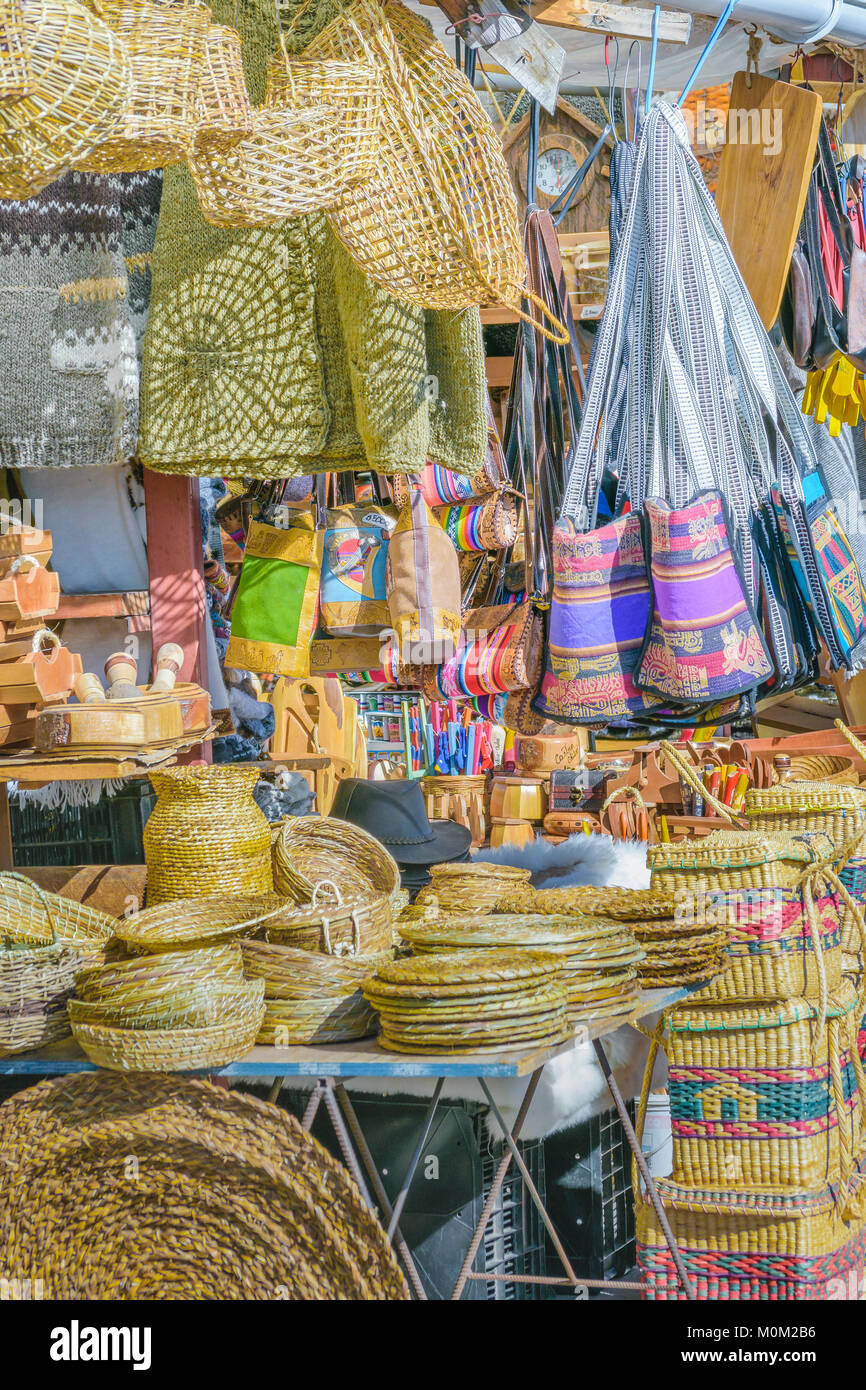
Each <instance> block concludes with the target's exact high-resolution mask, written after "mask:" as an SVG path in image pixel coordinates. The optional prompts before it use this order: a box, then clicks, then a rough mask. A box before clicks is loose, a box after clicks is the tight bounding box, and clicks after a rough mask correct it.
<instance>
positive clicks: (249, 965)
mask: <svg viewBox="0 0 866 1390" xmlns="http://www.w3.org/2000/svg"><path fill="white" fill-rule="evenodd" d="M243 953H244V969H245V970H246V972H247V974H248V975H251V976H254V977H255V978H257V979H259V980H260V982H261V984H262V986H263V987H264V990H265V1018H264V1022H263V1023H262V1028H261V1032H260V1033H259V1038H258V1041H259V1042H260V1043H273V1044H276V1046H278V1047H289V1046H292V1045H293V1044H298V1043H316V1042H350V1041H352V1040H353V1039H355V1038H368V1037H370V1036H371V1035H372V1034H374V1033H376V1032H377V1031H378V1027H379V1024H378V1019H377V1017H376V1012H375V1010H374V1009H373V1008H372V1007H371V1006H370V1004H368V1002H367V1000H366V999H365V998H364V996H363V994H362V992H361V987H362V985H363V984H364V983H365V981H367V980H369V979H370V978H371V977H372V976H373V975H374V974H375V972H376V969H377V967H378V966H379V965H380V964H381V963H382V961H383V960H384V959H385V956H384V955H383V954H378V955H374V956H365V957H355V958H350V959H344V958H340V957H335V956H319V955H314V954H312V953H311V952H309V951H298V950H293V949H291V948H290V947H286V946H275V945H271V944H268V943H266V942H263V941H248V942H246V943H245V944H244V947H243Z"/></svg>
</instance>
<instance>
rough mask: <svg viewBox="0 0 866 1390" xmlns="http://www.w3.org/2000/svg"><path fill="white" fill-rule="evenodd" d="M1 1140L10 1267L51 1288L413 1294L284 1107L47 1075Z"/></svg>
mask: <svg viewBox="0 0 866 1390" xmlns="http://www.w3.org/2000/svg"><path fill="white" fill-rule="evenodd" d="M0 1151H2V1153H3V1155H4V1158H5V1159H6V1160H7V1161H6V1162H4V1163H3V1164H0V1244H2V1247H3V1252H4V1270H5V1271H7V1272H8V1275H9V1276H10V1284H11V1283H12V1280H13V1279H16V1280H21V1281H24V1280H32V1281H36V1280H39V1281H41V1283H42V1288H43V1293H44V1297H46V1298H50V1299H77V1300H80V1299H100V1300H102V1299H106V1300H108V1299H110V1300H115V1299H119V1300H139V1299H144V1300H150V1299H185V1300H189V1299H192V1300H202V1299H207V1300H237V1299H256V1300H262V1301H268V1300H272V1299H279V1298H287V1299H293V1300H294V1299H297V1300H301V1299H305V1300H310V1301H312V1300H329V1301H330V1300H332V1299H340V1300H344V1299H357V1300H366V1301H369V1300H371V1299H388V1300H398V1299H399V1300H402V1299H407V1298H408V1296H409V1295H408V1290H407V1288H406V1284H405V1281H404V1279H403V1276H402V1274H401V1273H400V1270H399V1268H398V1266H397V1262H396V1259H395V1256H394V1254H393V1251H392V1249H391V1246H390V1244H389V1242H388V1240H387V1238H386V1236H385V1232H384V1231H383V1230H382V1227H381V1226H380V1224H379V1222H378V1221H377V1219H376V1217H375V1216H374V1215H373V1213H372V1212H371V1211H370V1209H369V1208H368V1207H367V1205H366V1203H365V1202H363V1201H362V1199H361V1197H360V1194H359V1193H358V1190H357V1188H356V1187H355V1185H354V1183H353V1182H352V1180H351V1178H350V1177H349V1175H348V1173H347V1172H346V1170H345V1168H344V1167H343V1166H342V1165H341V1164H339V1163H337V1162H336V1161H335V1160H334V1159H332V1158H331V1157H330V1156H329V1155H328V1154H327V1153H326V1152H325V1150H324V1149H323V1148H322V1147H321V1145H319V1144H317V1143H316V1141H315V1140H313V1139H311V1138H310V1137H309V1135H307V1134H306V1133H305V1132H304V1130H303V1129H302V1128H301V1126H300V1124H299V1123H298V1121H297V1120H295V1119H294V1117H293V1116H291V1115H289V1114H288V1113H287V1112H286V1111H285V1110H281V1109H279V1108H278V1107H277V1106H275V1105H268V1104H267V1103H266V1102H264V1101H260V1100H256V1099H254V1098H253V1097H251V1096H244V1095H240V1094H239V1093H238V1092H237V1091H222V1090H219V1089H217V1087H215V1086H212V1085H210V1084H208V1083H206V1082H203V1081H192V1080H187V1079H185V1078H183V1079H181V1078H173V1077H161V1076H147V1077H131V1076H111V1075H107V1074H105V1073H103V1074H99V1075H95V1076H88V1075H84V1076H68V1077H64V1078H63V1079H62V1080H54V1081H46V1082H43V1083H42V1084H41V1085H39V1086H35V1087H33V1088H31V1089H30V1090H27V1091H24V1092H22V1093H20V1094H19V1095H17V1096H14V1097H13V1098H12V1099H11V1100H10V1101H8V1102H7V1103H6V1104H4V1105H3V1106H2V1107H0ZM130 1155H134V1156H135V1158H136V1160H137V1171H136V1175H135V1180H134V1181H130V1169H129V1161H130ZM13 1287H14V1286H13Z"/></svg>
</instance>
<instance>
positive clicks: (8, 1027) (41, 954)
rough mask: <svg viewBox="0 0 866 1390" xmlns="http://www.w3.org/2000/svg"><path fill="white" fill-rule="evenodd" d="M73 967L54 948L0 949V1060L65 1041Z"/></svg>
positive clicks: (71, 961) (67, 956)
mask: <svg viewBox="0 0 866 1390" xmlns="http://www.w3.org/2000/svg"><path fill="white" fill-rule="evenodd" d="M75 964H76V960H75V957H74V955H72V954H71V953H70V952H69V951H66V950H64V949H63V947H62V946H58V945H53V946H12V947H9V948H8V949H5V950H2V949H0V1057H8V1056H10V1055H12V1054H13V1053H17V1052H30V1051H32V1050H33V1049H34V1048H37V1047H44V1046H45V1045H46V1044H48V1043H52V1042H57V1041H58V1040H59V1039H60V1038H65V1037H68V1035H69V1020H68V1018H67V1015H66V1003H67V1000H68V999H69V998H70V996H71V994H72V991H73V987H74V983H75Z"/></svg>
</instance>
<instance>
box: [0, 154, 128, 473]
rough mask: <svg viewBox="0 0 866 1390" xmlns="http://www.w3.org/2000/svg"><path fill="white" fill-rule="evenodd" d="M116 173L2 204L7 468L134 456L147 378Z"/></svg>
mask: <svg viewBox="0 0 866 1390" xmlns="http://www.w3.org/2000/svg"><path fill="white" fill-rule="evenodd" d="M127 288H128V285H127V276H126V269H125V266H124V260H123V247H122V242H121V216H120V185H119V182H118V179H117V178H116V177H115V176H108V175H101V174H78V173H71V174H66V175H64V177H63V178H61V179H58V180H57V182H56V183H53V184H50V185H49V186H48V187H47V188H45V189H43V191H42V192H41V193H39V194H37V195H36V197H34V198H29V199H27V200H26V201H24V202H14V201H0V465H2V466H4V467H7V468H16V467H22V468H24V467H30V468H67V467H70V466H72V465H75V464H116V463H121V462H123V460H124V459H126V458H128V457H130V456H131V455H132V454H133V453H134V452H135V444H136V434H137V426H138V422H137V414H138V369H137V364H136V355H135V339H134V336H133V331H132V327H131V322H130V313H129V303H128V295H127Z"/></svg>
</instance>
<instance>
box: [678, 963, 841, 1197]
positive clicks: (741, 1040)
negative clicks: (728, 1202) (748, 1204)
mask: <svg viewBox="0 0 866 1390" xmlns="http://www.w3.org/2000/svg"><path fill="white" fill-rule="evenodd" d="M689 1002H690V1007H689V1008H683V1009H676V1010H674V1011H673V1012H672V1013H671V1015H670V1019H669V1027H670V1036H669V1040H668V1043H667V1053H668V1060H669V1063H670V1073H671V1117H672V1126H673V1163H674V1172H673V1176H674V1178H675V1180H676V1181H678V1182H683V1183H686V1184H687V1185H699V1186H700V1185H709V1186H725V1187H734V1188H736V1187H748V1186H749V1185H750V1184H769V1185H774V1184H782V1185H785V1184H787V1185H790V1186H793V1187H802V1188H814V1187H819V1186H822V1185H823V1184H825V1183H828V1182H834V1183H835V1182H839V1181H840V1180H841V1181H842V1182H843V1184H847V1181H848V1179H849V1178H850V1175H851V1173H852V1172H853V1171H854V1167H855V1161H856V1159H857V1157H858V1155H859V1152H860V1148H861V1145H862V1142H863V1137H864V1136H863V1131H862V1124H861V1119H862V1111H863V1104H864V1099H866V1089H861V1087H863V1082H864V1077H863V1068H862V1064H861V1061H860V1056H859V1053H858V1051H857V1047H856V1034H857V1029H858V1027H859V1019H860V1016H861V1012H862V1005H858V1000H857V996H856V994H855V992H854V989H853V988H852V986H851V985H850V983H848V982H847V981H845V982H844V983H843V984H842V985H841V986H840V988H839V989H838V990H837V991H836V994H835V995H834V996H832V997H831V999H830V1001H829V1003H828V1006H827V1010H826V1023H824V1024H823V1025H822V1019H821V1016H820V1011H819V1008H818V1006H817V1005H814V1004H810V1003H809V1002H808V1001H806V1000H790V1001H788V1002H787V1003H785V1002H779V1003H777V1004H768V1005H765V1006H764V1007H763V1009H760V1008H756V1007H754V1006H753V1007H751V1008H750V1007H746V1006H742V1005H729V1006H727V1007H716V1008H708V1007H706V1006H704V1007H691V1001H689ZM674 1083H676V1084H674Z"/></svg>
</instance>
